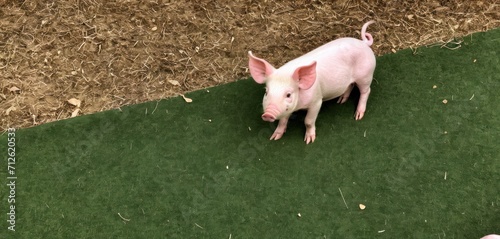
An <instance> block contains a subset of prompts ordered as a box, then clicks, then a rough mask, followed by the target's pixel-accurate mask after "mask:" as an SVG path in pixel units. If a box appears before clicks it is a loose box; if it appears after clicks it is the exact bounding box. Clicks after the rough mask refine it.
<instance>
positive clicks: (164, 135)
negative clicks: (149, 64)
mask: <svg viewBox="0 0 500 239" xmlns="http://www.w3.org/2000/svg"><path fill="white" fill-rule="evenodd" d="M463 40H464V41H463V42H462V43H461V45H460V46H461V47H459V48H458V49H456V50H450V49H448V48H446V47H439V46H436V47H423V48H419V49H417V50H416V51H412V50H403V51H400V52H398V53H396V54H390V55H385V56H382V57H379V58H378V59H377V61H378V62H377V70H376V73H375V78H376V80H375V81H374V82H373V84H372V94H371V96H370V99H369V100H368V106H367V112H366V114H365V117H364V118H363V120H361V121H355V120H354V119H353V116H354V111H355V104H356V95H354V97H351V99H350V100H349V101H348V102H347V103H346V104H343V105H338V104H336V102H335V101H331V102H328V103H325V104H324V105H323V108H322V110H321V113H320V115H319V118H318V121H317V125H316V126H317V139H316V141H315V142H314V143H313V144H310V145H306V144H305V143H304V142H303V137H304V132H305V127H304V125H303V118H304V114H303V113H298V114H296V116H295V117H294V118H293V119H292V120H291V121H290V122H289V127H288V130H287V132H286V134H285V135H284V137H283V138H282V139H280V140H278V141H270V140H268V138H269V137H270V136H271V134H272V132H273V129H274V127H275V124H270V123H266V122H264V121H262V120H261V118H260V114H261V111H262V108H261V107H262V106H261V99H262V95H263V93H264V92H263V87H262V86H261V85H257V84H256V83H254V82H253V81H252V80H250V79H248V80H240V81H237V82H235V83H231V84H227V85H223V86H219V87H214V88H210V89H207V90H201V91H197V92H193V93H190V94H187V97H190V98H192V99H193V102H192V103H186V102H184V100H183V99H182V98H181V97H176V98H172V99H166V100H162V101H159V102H149V103H144V104H139V105H133V106H130V107H123V108H122V109H121V110H111V111H106V112H102V113H97V114H93V115H86V116H81V117H77V118H74V119H71V120H63V121H59V122H55V123H49V124H45V125H41V126H38V127H33V128H29V129H22V130H18V131H16V134H15V140H16V146H15V150H16V159H17V161H16V164H15V165H14V166H15V176H17V179H16V189H15V190H16V191H15V196H16V198H15V199H16V201H15V207H16V214H15V215H16V227H15V229H16V231H15V232H11V231H9V230H7V227H8V223H7V219H8V215H7V214H6V213H7V212H8V207H9V205H10V204H9V203H8V201H7V197H8V194H9V188H8V186H7V183H8V180H7V176H8V175H7V160H6V158H7V149H6V147H7V138H8V137H7V134H4V135H2V136H1V137H0V147H1V148H0V153H2V157H1V158H3V161H2V163H1V168H0V178H1V179H2V182H4V183H3V184H4V185H3V186H2V187H1V188H0V195H1V202H0V208H1V212H2V215H3V216H2V220H1V222H0V226H1V227H2V228H1V230H0V238H233V239H237V238H480V237H481V236H484V235H486V234H489V233H494V232H495V233H500V195H499V192H500V143H499V142H500V133H499V132H500V107H499V106H500V102H499V101H500V97H499V92H500V84H499V82H500V76H499V73H500V62H499V59H500V51H499V46H500V29H499V30H493V31H489V32H486V33H478V34H474V35H472V36H467V37H465V38H464V39H463ZM376 44H377V43H376ZM378 44H382V43H378ZM448 47H450V48H451V47H456V45H451V44H450V45H449V46H448ZM434 85H435V86H437V87H436V88H433V86H434ZM445 99H446V100H447V103H446V104H444V103H443V100H445ZM344 200H345V202H344ZM359 204H364V205H366V209H364V210H361V209H360V208H359V206H358V205H359ZM118 213H120V215H121V216H122V217H123V218H125V219H129V220H124V219H122V218H121V217H120V215H118ZM299 214H300V216H299Z"/></svg>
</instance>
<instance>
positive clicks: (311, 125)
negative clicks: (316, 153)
mask: <svg viewBox="0 0 500 239" xmlns="http://www.w3.org/2000/svg"><path fill="white" fill-rule="evenodd" d="M321 103H322V102H321V101H319V102H317V103H315V104H314V105H312V106H311V107H310V108H309V109H308V110H307V115H306V118H305V120H304V121H305V122H304V123H305V125H306V136H305V137H304V141H305V142H306V144H309V143H314V140H315V139H316V119H317V118H318V114H319V110H320V109H321Z"/></svg>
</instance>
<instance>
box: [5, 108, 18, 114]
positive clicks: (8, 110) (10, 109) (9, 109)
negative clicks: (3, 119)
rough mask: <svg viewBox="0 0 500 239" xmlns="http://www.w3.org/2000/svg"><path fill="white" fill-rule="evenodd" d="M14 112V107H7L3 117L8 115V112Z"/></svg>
mask: <svg viewBox="0 0 500 239" xmlns="http://www.w3.org/2000/svg"><path fill="white" fill-rule="evenodd" d="M14 110H16V107H14V106H11V107H9V108H8V109H7V110H5V115H9V114H10V112H11V111H14Z"/></svg>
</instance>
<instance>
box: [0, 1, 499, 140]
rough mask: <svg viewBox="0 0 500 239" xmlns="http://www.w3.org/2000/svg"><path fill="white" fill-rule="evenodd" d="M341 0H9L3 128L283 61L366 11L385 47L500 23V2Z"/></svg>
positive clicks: (3, 19)
mask: <svg viewBox="0 0 500 239" xmlns="http://www.w3.org/2000/svg"><path fill="white" fill-rule="evenodd" d="M334 2H335V3H331V2H330V1H321V0H316V1H305V0H299V1H256V0H248V1H242V0H231V1H228V0H223V1H206V0H201V1H166V0H164V1H162V0H156V1H139V0H116V1H92V0H70V1H53V0H52V1H48V0H43V1H9V0H0V79H1V82H0V119H1V120H0V129H1V130H2V131H3V130H6V129H7V127H30V126H34V125H38V124H42V123H46V122H51V121H54V120H59V119H64V118H68V117H72V115H73V116H76V115H81V114H90V113H94V112H98V111H102V110H106V109H113V108H118V107H120V106H123V105H128V104H135V103H140V102H144V101H150V100H159V99H162V98H165V97H169V96H174V95H177V94H181V93H184V92H187V91H193V90H196V89H201V88H205V87H209V86H214V85H218V84H223V83H227V82H230V81H234V80H237V79H241V78H246V77H249V73H248V69H247V51H249V50H252V51H253V52H254V53H255V54H256V55H257V56H260V57H263V58H265V59H267V60H268V61H269V62H271V63H272V64H274V65H275V66H279V65H281V64H283V63H285V62H286V61H289V60H291V59H293V58H295V57H298V56H300V55H302V54H304V53H305V52H307V51H309V50H312V49H314V48H316V47H317V46H320V45H322V44H324V43H326V42H328V41H331V40H333V39H335V38H338V37H345V36H351V37H356V38H359V31H360V28H361V26H362V25H363V23H364V22H366V21H368V20H376V21H377V23H376V24H373V25H371V26H370V27H369V29H368V32H370V33H371V34H372V35H373V36H374V39H375V42H374V45H373V49H374V51H375V53H376V54H377V55H381V54H387V53H390V52H391V51H392V52H394V51H397V50H399V49H402V48H409V47H417V46H422V45H426V44H430V43H445V42H449V41H455V39H459V38H460V37H461V36H464V35H467V34H470V33H472V32H477V31H485V30H489V29H493V28H497V27H499V26H500V20H499V19H500V7H499V5H498V4H497V3H495V2H496V1H463V2H462V1H448V0H440V1H437V0H422V1H369V2H370V3H367V2H366V1H360V0H347V1H346V0H344V1H334ZM459 42H460V41H459V40H457V47H459V46H460V45H459ZM380 80H382V79H380ZM72 98H74V99H76V100H72V101H70V102H68V100H70V99H72Z"/></svg>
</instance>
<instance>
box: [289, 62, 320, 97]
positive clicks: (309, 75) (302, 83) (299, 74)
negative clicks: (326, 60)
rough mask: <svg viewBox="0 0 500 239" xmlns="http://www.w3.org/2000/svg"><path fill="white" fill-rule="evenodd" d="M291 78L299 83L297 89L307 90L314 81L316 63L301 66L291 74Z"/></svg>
mask: <svg viewBox="0 0 500 239" xmlns="http://www.w3.org/2000/svg"><path fill="white" fill-rule="evenodd" d="M292 78H293V79H294V80H296V81H299V88H300V89H302V90H307V89H309V88H311V86H312V85H313V84H314V82H315V81H316V61H314V62H313V63H311V64H309V65H307V66H301V67H299V68H297V69H296V70H295V72H293V75H292Z"/></svg>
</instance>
